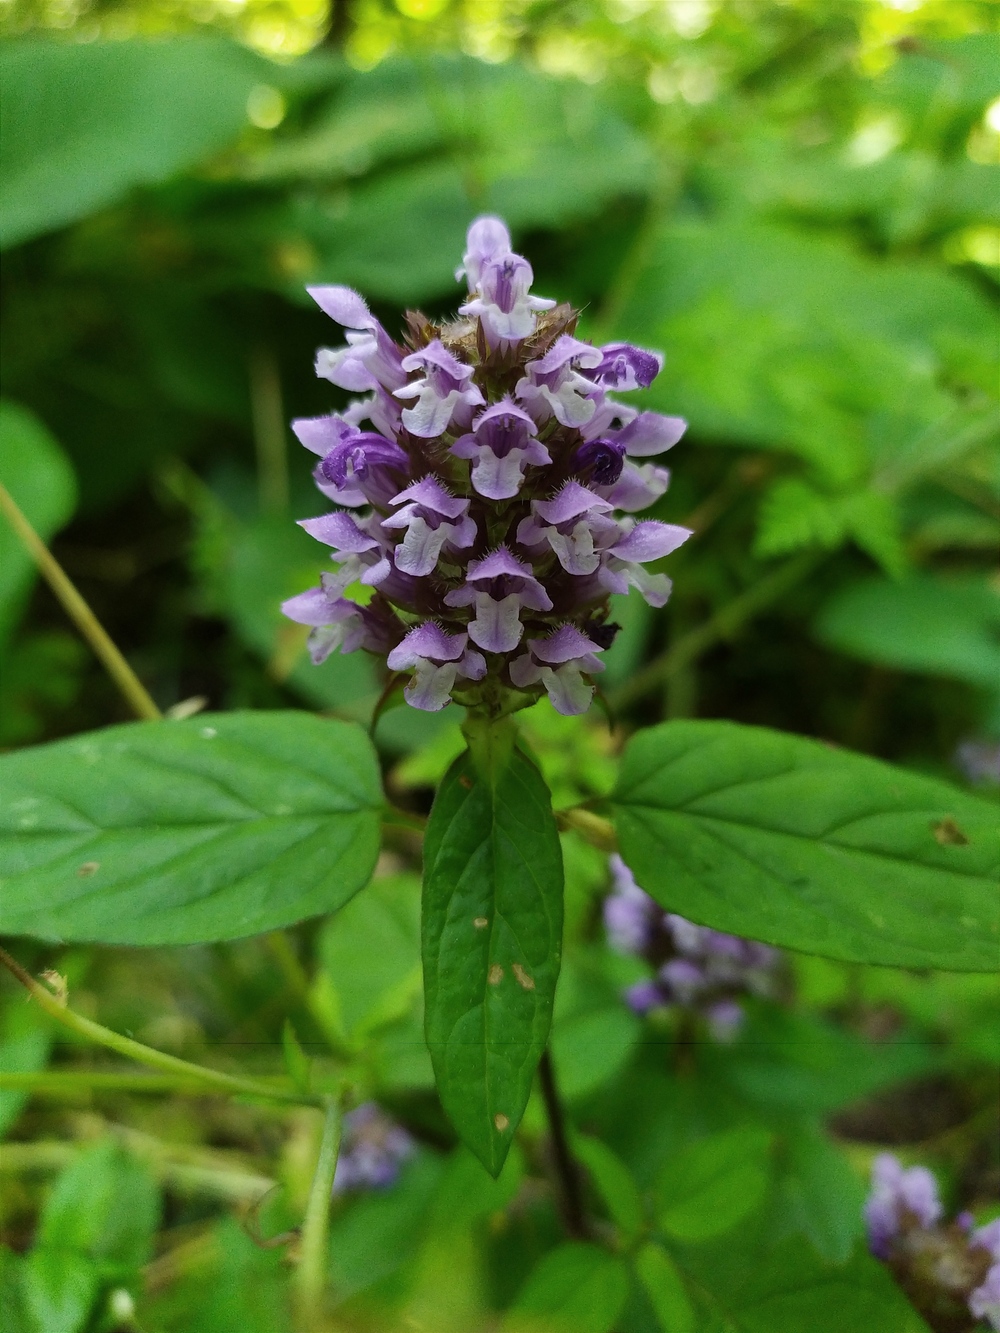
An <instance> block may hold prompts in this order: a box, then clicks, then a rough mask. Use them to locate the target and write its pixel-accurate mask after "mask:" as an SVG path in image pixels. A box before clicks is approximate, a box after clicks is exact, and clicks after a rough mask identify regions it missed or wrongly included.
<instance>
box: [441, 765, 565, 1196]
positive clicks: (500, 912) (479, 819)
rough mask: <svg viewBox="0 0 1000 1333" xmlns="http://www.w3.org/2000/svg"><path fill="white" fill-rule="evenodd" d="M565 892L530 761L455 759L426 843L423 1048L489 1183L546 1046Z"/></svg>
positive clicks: (541, 789) (543, 790) (548, 815)
mask: <svg viewBox="0 0 1000 1333" xmlns="http://www.w3.org/2000/svg"><path fill="white" fill-rule="evenodd" d="M562 888H563V870H562V853H561V850H560V847H559V835H558V832H557V830H556V824H555V820H554V819H553V816H552V809H551V805H550V802H549V792H548V788H547V787H546V785H545V782H544V781H543V779H542V777H541V774H540V773H539V772H538V769H537V768H536V767H535V765H534V764H533V763H532V762H531V760H530V759H528V758H527V757H526V756H525V755H524V754H523V753H522V752H521V751H520V750H517V749H512V750H509V751H508V753H507V754H506V755H505V756H504V757H503V758H502V759H500V760H498V761H497V763H496V764H495V765H494V766H493V767H492V768H490V767H489V765H488V764H486V763H483V764H481V765H477V764H476V763H475V762H474V761H473V759H472V756H471V754H470V753H468V752H467V753H466V754H464V755H463V756H461V758H459V759H457V760H456V761H455V763H454V764H453V765H452V767H451V768H450V769H449V771H448V773H447V775H446V776H445V779H444V782H443V783H442V784H441V787H440V789H439V791H438V794H437V797H436V798H435V801H434V808H433V810H432V811H431V817H430V821H429V823H428V826H427V835H426V838H425V842H424V897H423V928H422V934H423V958H424V991H425V997H426V1030H427V1043H428V1046H429V1047H430V1052H431V1059H432V1060H433V1062H434V1072H435V1075H436V1077H437V1083H438V1092H439V1094H440V1097H441V1101H442V1104H443V1106H444V1108H445V1110H446V1111H447V1112H448V1115H449V1116H450V1117H451V1120H452V1123H453V1124H454V1125H455V1128H456V1129H457V1130H458V1132H459V1134H460V1136H461V1138H462V1140H463V1142H464V1143H465V1144H466V1145H467V1146H468V1147H469V1148H470V1149H471V1150H472V1152H474V1153H475V1155H476V1156H477V1157H478V1158H479V1160H480V1161H481V1162H482V1163H483V1165H484V1166H485V1167H486V1169H487V1170H488V1171H489V1172H491V1174H493V1175H496V1174H497V1173H498V1172H499V1170H500V1168H501V1167H502V1166H503V1161H504V1158H505V1157H506V1155H507V1150H508V1148H509V1147H510V1143H511V1139H512V1137H513V1134H514V1131H515V1129H516V1128H517V1125H518V1122H519V1121H520V1119H521V1115H522V1114H523V1112H524V1107H525V1103H526V1102H527V1100H528V1094H529V1092H530V1091H531V1081H532V1078H533V1077H534V1073H535V1066H536V1065H537V1063H538V1059H539V1057H540V1056H541V1053H542V1051H543V1049H544V1047H545V1041H546V1038H547V1037H548V1032H549V1024H550V1021H551V1016H552V1001H553V996H554V994H555V985H556V978H557V976H558V975H559V953H560V945H561V941H562Z"/></svg>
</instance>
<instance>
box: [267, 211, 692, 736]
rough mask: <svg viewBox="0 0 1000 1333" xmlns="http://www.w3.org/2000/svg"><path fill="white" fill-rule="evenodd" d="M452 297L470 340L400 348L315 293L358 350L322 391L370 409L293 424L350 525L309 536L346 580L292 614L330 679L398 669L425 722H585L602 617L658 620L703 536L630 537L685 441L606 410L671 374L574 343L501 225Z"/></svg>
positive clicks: (605, 638) (366, 316)
mask: <svg viewBox="0 0 1000 1333" xmlns="http://www.w3.org/2000/svg"><path fill="white" fill-rule="evenodd" d="M457 276H458V277H462V276H464V277H465V279H466V280H467V283H468V289H469V295H468V299H467V300H466V301H465V303H464V304H463V305H462V306H461V307H460V310H459V316H458V318H457V319H456V320H455V321H453V322H451V323H448V322H445V323H441V324H432V323H431V322H430V321H429V320H427V319H426V318H425V317H424V316H422V315H419V314H411V315H409V316H408V321H407V324H408V330H409V332H408V334H407V343H406V345H402V344H400V343H397V342H396V341H395V340H394V339H393V338H391V337H390V336H389V334H388V333H387V332H386V330H385V329H384V328H383V326H382V325H381V323H380V322H379V321H378V320H377V319H376V318H375V316H374V315H373V314H372V313H371V311H370V310H369V308H368V306H367V305H366V303H365V302H364V300H363V299H362V298H361V297H360V296H359V295H358V294H357V293H356V292H353V291H351V290H350V288H347V287H338V286H324V287H313V288H310V289H309V291H310V294H311V295H312V297H313V299H314V300H315V301H316V302H317V304H318V305H319V306H320V308H321V309H322V310H323V311H324V312H325V313H326V314H327V315H329V316H330V317H331V318H332V319H333V320H334V321H335V322H336V323H338V324H340V325H341V327H342V328H343V329H344V330H345V337H346V344H345V345H343V346H340V347H334V348H325V349H322V350H321V351H320V352H319V354H318V356H317V361H316V369H317V373H318V374H319V375H320V376H321V377H322V378H325V379H327V380H329V381H330V382H331V383H333V384H335V385H337V386H338V387H339V388H341V389H345V390H347V391H348V392H349V393H354V394H359V395H361V396H360V397H357V398H354V399H353V400H351V401H350V402H349V403H348V404H347V406H346V407H344V408H342V409H341V410H340V411H339V412H337V413H334V414H331V415H328V416H323V417H310V418H303V419H300V420H298V421H296V422H294V423H293V428H294V430H295V433H296V435H297V436H298V437H299V439H300V440H301V442H302V443H303V444H304V445H305V447H306V448H307V449H308V450H310V451H311V452H312V453H313V454H315V455H317V456H318V462H317V463H316V466H315V471H314V473H313V475H314V478H315V481H316V484H317V486H318V488H319V490H320V491H321V492H322V494H323V495H325V496H326V497H327V498H328V499H329V500H330V501H332V502H333V504H334V505H335V506H336V508H335V509H334V511H333V512H331V513H327V514H324V515H321V516H320V517H318V518H312V519H306V520H304V521H303V524H302V526H303V527H304V528H305V530H306V531H307V532H308V533H310V535H312V536H313V537H315V538H316V539H317V540H318V541H320V542H322V543H323V544H325V545H326V547H327V549H328V550H329V551H330V552H331V556H332V560H333V563H334V569H333V570H332V571H328V572H327V573H326V574H324V576H323V579H322V581H321V583H320V585H319V586H318V587H316V588H313V589H310V591H309V592H308V593H303V594H300V596H299V597H296V598H292V599H290V600H289V601H288V602H287V603H285V612H286V614H287V615H288V616H289V617H290V618H292V619H293V620H297V621H299V622H300V623H304V624H307V625H308V626H309V627H310V630H311V633H310V636H309V646H310V652H311V653H312V654H313V657H314V659H315V660H317V661H321V660H322V659H323V658H324V657H325V656H326V655H328V654H329V653H331V652H333V651H335V650H336V649H338V648H339V650H340V651H341V652H351V651H353V650H354V649H357V648H362V649H364V650H366V651H368V652H372V653H377V654H378V655H380V656H384V657H385V660H386V665H387V666H388V668H389V670H390V671H396V672H400V673H403V674H405V675H406V676H407V677H408V678H409V679H408V683H407V684H406V687H405V690H404V695H405V698H406V699H407V701H408V702H409V703H410V704H412V705H413V706H414V707H415V708H422V709H427V710H430V711H436V710H438V709H440V708H443V707H444V706H445V705H446V704H447V703H448V702H449V701H450V700H452V699H455V700H457V701H458V702H460V703H462V704H464V705H466V706H468V707H473V708H477V709H483V710H485V711H488V712H491V713H494V714H495V713H498V712H503V711H507V710H508V709H510V708H513V707H519V706H522V705H523V704H526V703H530V702H532V701H533V700H534V699H536V698H538V697H540V696H541V695H542V694H543V693H547V694H548V696H549V698H550V699H551V700H552V703H553V704H554V706H555V707H556V708H557V709H559V710H560V711H561V712H563V713H579V712H583V711H584V710H585V709H586V708H587V707H588V706H589V704H590V701H591V699H592V697H593V694H594V690H595V683H594V682H595V678H596V677H597V676H598V675H599V673H600V672H601V670H602V669H603V664H602V662H601V654H602V653H603V652H604V650H605V649H606V648H607V647H608V646H609V645H610V643H611V641H612V639H613V637H614V631H615V628H616V627H615V626H614V625H613V624H612V623H611V621H610V603H609V595H610V594H612V593H624V592H627V591H628V590H629V589H630V588H637V589H638V590H639V591H640V593H641V594H642V595H643V596H644V597H645V598H646V599H647V601H649V602H650V603H651V604H652V605H654V606H662V605H663V603H664V602H665V601H666V599H667V597H668V595H669V592H670V581H669V579H668V578H667V576H666V574H664V573H663V571H662V570H661V569H660V568H658V562H660V561H661V560H662V559H663V558H664V557H665V556H667V555H668V554H669V553H670V552H671V551H673V550H674V549H676V547H677V546H678V545H679V544H680V543H681V542H682V541H684V540H685V539H686V538H687V536H689V535H690V534H689V533H688V531H687V529H684V528H678V527H676V526H673V525H670V524H665V523H659V522H654V521H650V520H646V521H640V522H637V521H636V520H635V519H634V518H632V517H630V515H632V514H636V513H638V512H640V511H641V510H643V509H645V508H647V507H648V506H649V505H650V504H652V503H653V502H654V501H655V500H657V499H658V498H659V497H660V496H661V495H662V494H663V493H664V491H665V490H666V488H667V484H668V481H669V473H668V472H667V470H666V469H665V468H663V467H661V466H660V465H659V464H657V463H655V462H646V461H643V460H646V459H652V458H654V457H655V456H656V455H658V454H660V453H662V452H664V451H665V450H666V449H669V448H670V447H671V446H672V445H673V444H675V443H676V442H677V440H678V439H680V437H681V434H682V433H683V430H684V423H683V422H682V421H681V420H680V418H677V417H664V416H660V415H659V414H657V413H655V412H640V411H638V410H637V409H636V408H635V407H632V406H629V405H628V404H625V403H622V402H618V401H617V400H615V399H614V398H613V397H612V396H611V393H610V391H611V390H626V391H631V390H635V389H640V390H641V389H643V388H646V387H647V386H648V385H649V384H650V383H651V382H652V380H653V378H654V377H655V375H656V374H657V373H658V371H659V369H660V366H661V364H662V358H661V357H660V355H659V354H658V353H656V352H647V351H645V350H643V349H642V348H638V347H633V346H632V345H631V344H630V343H624V342H616V343H608V344H606V345H605V346H603V347H595V346H594V345H593V344H592V343H589V342H586V341H584V340H582V339H580V338H578V337H577V335H576V321H577V316H576V313H575V312H574V311H573V310H572V309H571V308H570V307H569V306H566V305H561V306H557V305H556V303H555V302H554V301H552V300H549V299H547V298H542V297H538V296H535V295H533V294H532V291H531V286H532V281H533V275H532V271H531V266H530V264H529V263H528V261H527V260H526V259H525V258H524V257H523V256H521V255H517V254H515V253H514V251H513V250H512V248H511V238H510V234H509V232H508V231H507V228H506V226H505V225H504V224H503V222H502V221H501V220H500V219H499V218H495V217H481V218H479V219H477V220H476V221H475V222H474V223H473V224H472V226H471V227H470V228H469V234H468V240H467V244H466V250H465V254H464V256H463V263H462V267H461V268H460V269H459V270H458V274H457ZM636 460H639V461H636ZM654 562H657V563H654ZM650 566H652V568H650ZM357 586H361V587H363V588H364V589H365V590H366V591H365V594H364V597H360V594H358V596H359V597H360V600H361V601H363V602H364V603H365V604H364V606H361V605H358V604H357V603H356V602H355V601H354V600H353V597H354V594H353V593H352V589H354V588H355V587H357Z"/></svg>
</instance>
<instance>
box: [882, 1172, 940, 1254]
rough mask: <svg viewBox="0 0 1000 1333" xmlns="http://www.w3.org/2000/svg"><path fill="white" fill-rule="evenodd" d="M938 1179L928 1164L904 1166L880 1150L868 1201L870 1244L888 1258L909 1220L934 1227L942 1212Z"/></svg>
mask: <svg viewBox="0 0 1000 1333" xmlns="http://www.w3.org/2000/svg"><path fill="white" fill-rule="evenodd" d="M942 1211H943V1210H942V1207H941V1201H940V1199H939V1198H938V1191H937V1181H936V1180H935V1179H934V1176H933V1175H932V1174H931V1172H930V1171H928V1170H927V1168H926V1167H923V1166H911V1167H910V1168H909V1169H908V1170H905V1169H904V1168H903V1165H902V1163H901V1162H900V1160H899V1158H898V1157H896V1156H895V1155H894V1154H893V1153H888V1152H885V1153H879V1155H878V1156H877V1157H876V1158H875V1161H874V1163H873V1164H872V1188H871V1193H870V1194H869V1195H868V1199H867V1201H866V1203H865V1224H866V1226H867V1228H868V1247H869V1249H870V1250H871V1252H872V1254H874V1255H875V1256H876V1257H877V1258H879V1259H887V1258H888V1257H889V1252H890V1250H891V1248H892V1242H893V1241H894V1240H895V1238H896V1237H897V1236H898V1235H899V1233H900V1231H901V1229H902V1228H903V1226H904V1224H906V1222H907V1221H908V1219H913V1220H914V1221H915V1222H916V1223H917V1224H918V1225H920V1226H922V1227H930V1226H933V1224H934V1223H935V1222H937V1220H938V1219H939V1218H940V1216H941V1213H942Z"/></svg>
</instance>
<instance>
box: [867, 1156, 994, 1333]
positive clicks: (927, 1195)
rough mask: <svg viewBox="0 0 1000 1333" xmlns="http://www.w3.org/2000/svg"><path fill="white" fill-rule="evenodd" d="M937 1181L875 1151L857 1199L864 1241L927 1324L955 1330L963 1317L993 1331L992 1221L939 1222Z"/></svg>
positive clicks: (960, 1217) (963, 1324) (919, 1169)
mask: <svg viewBox="0 0 1000 1333" xmlns="http://www.w3.org/2000/svg"><path fill="white" fill-rule="evenodd" d="M943 1215H944V1209H943V1208H942V1206H941V1201H940V1199H939V1198H938V1189H937V1181H936V1180H935V1179H934V1176H933V1175H932V1174H931V1172H930V1171H928V1170H927V1168H926V1167H922V1166H911V1167H909V1168H908V1169H906V1168H904V1167H903V1166H902V1165H901V1163H900V1161H899V1159H898V1158H897V1157H895V1156H894V1155H893V1154H892V1153H880V1154H879V1156H878V1157H876V1159H875V1162H874V1165H873V1168H872V1187H871V1193H870V1194H869V1196H868V1199H867V1202H866V1203H865V1223H866V1225H867V1228H868V1245H869V1248H870V1249H871V1251H872V1253H873V1254H874V1255H875V1256H876V1257H877V1258H879V1259H882V1260H883V1261H884V1262H885V1263H887V1264H888V1265H889V1267H890V1268H891V1269H892V1271H893V1273H894V1274H895V1276H896V1278H897V1280H898V1281H899V1283H900V1285H901V1286H902V1287H903V1288H904V1290H905V1291H906V1293H907V1295H908V1296H909V1297H910V1299H911V1300H912V1301H913V1303H914V1305H915V1306H916V1307H917V1309H918V1310H920V1311H921V1313H922V1314H924V1315H925V1317H926V1318H927V1319H928V1321H929V1322H930V1324H931V1325H932V1327H934V1328H941V1329H952V1328H955V1329H962V1328H967V1327H968V1320H969V1316H970V1315H971V1316H972V1318H973V1319H985V1320H986V1321H987V1322H988V1323H989V1325H990V1327H991V1328H994V1329H1000V1218H998V1219H997V1220H996V1221H994V1222H990V1223H989V1224H988V1225H987V1226H984V1227H979V1228H976V1226H975V1225H974V1222H973V1219H972V1217H971V1216H970V1215H969V1214H968V1213H960V1214H959V1215H958V1217H957V1218H955V1220H954V1221H953V1222H951V1223H948V1224H944V1223H943V1222H942V1217H943Z"/></svg>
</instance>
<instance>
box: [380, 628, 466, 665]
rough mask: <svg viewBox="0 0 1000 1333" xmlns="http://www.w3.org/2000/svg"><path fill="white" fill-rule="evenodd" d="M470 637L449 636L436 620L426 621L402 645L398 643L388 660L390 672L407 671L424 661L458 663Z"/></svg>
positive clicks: (411, 631) (408, 635) (463, 635)
mask: <svg viewBox="0 0 1000 1333" xmlns="http://www.w3.org/2000/svg"><path fill="white" fill-rule="evenodd" d="M467 642H468V636H467V635H465V634H448V633H446V632H445V631H444V630H443V629H442V628H441V626H440V625H439V624H438V623H437V621H436V620H425V621H424V622H423V624H422V625H415V626H414V627H413V629H411V630H410V632H409V634H407V636H406V638H405V639H403V641H402V643H398V644H397V645H396V647H395V648H393V650H392V652H391V653H390V654H389V656H388V657H387V658H386V664H387V665H388V667H389V669H390V671H405V670H406V668H407V667H412V666H416V664H417V663H418V662H420V661H423V660H425V659H426V660H429V661H434V662H456V661H457V660H458V659H459V658H460V657H461V656H462V654H463V653H464V652H465V646H466V643H467Z"/></svg>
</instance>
